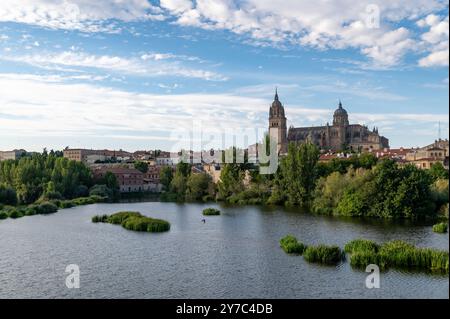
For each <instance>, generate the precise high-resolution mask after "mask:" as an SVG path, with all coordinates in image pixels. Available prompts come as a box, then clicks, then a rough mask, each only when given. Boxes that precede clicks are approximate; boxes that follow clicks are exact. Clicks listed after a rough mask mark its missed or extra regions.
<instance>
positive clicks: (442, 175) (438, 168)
mask: <svg viewBox="0 0 450 319" xmlns="http://www.w3.org/2000/svg"><path fill="white" fill-rule="evenodd" d="M428 173H429V174H430V175H431V177H432V178H433V179H434V180H438V179H446V180H448V177H449V175H448V170H447V169H445V167H444V165H442V163H441V162H436V163H434V164H433V165H431V167H430V169H429V170H428Z"/></svg>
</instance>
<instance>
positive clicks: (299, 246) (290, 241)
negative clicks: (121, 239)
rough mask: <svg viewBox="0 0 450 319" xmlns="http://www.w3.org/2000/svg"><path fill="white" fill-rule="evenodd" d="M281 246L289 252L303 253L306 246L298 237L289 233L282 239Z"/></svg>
mask: <svg viewBox="0 0 450 319" xmlns="http://www.w3.org/2000/svg"><path fill="white" fill-rule="evenodd" d="M280 246H281V248H282V249H283V250H284V251H285V252H286V253H288V254H299V255H301V254H303V252H304V251H305V249H306V246H305V245H304V244H303V243H301V242H299V241H298V240H297V238H295V237H294V236H292V235H287V236H285V237H283V238H281V239H280Z"/></svg>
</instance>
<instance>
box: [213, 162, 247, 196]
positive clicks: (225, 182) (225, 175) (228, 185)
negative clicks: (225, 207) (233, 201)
mask: <svg viewBox="0 0 450 319" xmlns="http://www.w3.org/2000/svg"><path fill="white" fill-rule="evenodd" d="M243 180H244V171H242V169H241V167H240V165H239V164H231V163H228V164H225V165H223V167H222V170H221V172H220V180H219V182H218V183H217V188H218V197H219V199H221V200H226V199H227V198H228V197H230V196H231V195H236V194H238V193H240V192H242V191H243V190H244V185H243Z"/></svg>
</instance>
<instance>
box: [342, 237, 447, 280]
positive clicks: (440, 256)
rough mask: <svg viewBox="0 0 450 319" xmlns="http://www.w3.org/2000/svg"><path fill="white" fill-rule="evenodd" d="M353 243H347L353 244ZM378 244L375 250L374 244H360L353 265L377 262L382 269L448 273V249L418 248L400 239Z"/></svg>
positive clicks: (361, 266)
mask: <svg viewBox="0 0 450 319" xmlns="http://www.w3.org/2000/svg"><path fill="white" fill-rule="evenodd" d="M351 243H352V242H350V243H348V244H347V245H352V244H351ZM373 244H375V243H373ZM347 245H346V246H347ZM375 245H376V244H375ZM377 246H378V247H379V248H378V250H377V251H375V250H374V249H373V246H372V245H359V246H358V249H354V250H353V251H352V253H351V257H350V264H351V266H352V267H357V268H365V267H366V266H367V265H369V264H376V265H378V266H379V267H380V269H385V268H389V267H393V268H406V269H417V270H424V271H435V272H446V273H448V263H449V259H448V252H446V251H440V250H436V249H431V248H418V247H415V246H413V245H411V244H408V243H406V242H404V241H400V240H394V241H389V242H386V243H384V244H383V245H381V246H379V245H377Z"/></svg>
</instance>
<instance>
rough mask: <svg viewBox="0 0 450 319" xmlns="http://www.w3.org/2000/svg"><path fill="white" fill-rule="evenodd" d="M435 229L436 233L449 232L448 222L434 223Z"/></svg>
mask: <svg viewBox="0 0 450 319" xmlns="http://www.w3.org/2000/svg"><path fill="white" fill-rule="evenodd" d="M433 231H434V232H435V233H446V232H447V223H439V224H436V225H433Z"/></svg>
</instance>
